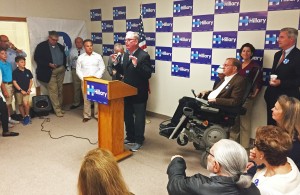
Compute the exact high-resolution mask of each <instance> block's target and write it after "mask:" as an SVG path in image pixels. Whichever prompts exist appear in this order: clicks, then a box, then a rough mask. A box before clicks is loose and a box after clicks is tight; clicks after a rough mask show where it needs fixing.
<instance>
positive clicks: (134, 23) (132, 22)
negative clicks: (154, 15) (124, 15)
mask: <svg viewBox="0 0 300 195" xmlns="http://www.w3.org/2000/svg"><path fill="white" fill-rule="evenodd" d="M139 23H140V20H139V19H129V20H126V31H133V32H138V31H139Z"/></svg>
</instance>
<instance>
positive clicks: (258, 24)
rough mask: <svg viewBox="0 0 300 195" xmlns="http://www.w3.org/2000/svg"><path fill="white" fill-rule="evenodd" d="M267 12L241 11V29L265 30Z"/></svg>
mask: <svg viewBox="0 0 300 195" xmlns="http://www.w3.org/2000/svg"><path fill="white" fill-rule="evenodd" d="M266 25H267V12H250V13H240V17H239V30H265V29H266Z"/></svg>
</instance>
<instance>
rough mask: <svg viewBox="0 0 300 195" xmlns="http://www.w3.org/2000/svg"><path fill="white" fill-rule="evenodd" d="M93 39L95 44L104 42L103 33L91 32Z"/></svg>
mask: <svg viewBox="0 0 300 195" xmlns="http://www.w3.org/2000/svg"><path fill="white" fill-rule="evenodd" d="M91 39H92V41H93V43H94V44H102V33H95V32H92V33H91Z"/></svg>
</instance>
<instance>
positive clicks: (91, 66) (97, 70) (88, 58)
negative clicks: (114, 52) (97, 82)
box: [76, 39, 105, 123]
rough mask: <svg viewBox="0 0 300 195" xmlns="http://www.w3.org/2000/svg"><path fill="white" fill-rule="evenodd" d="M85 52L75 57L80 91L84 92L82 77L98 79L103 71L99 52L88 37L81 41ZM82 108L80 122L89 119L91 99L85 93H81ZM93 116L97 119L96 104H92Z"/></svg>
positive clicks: (103, 67)
mask: <svg viewBox="0 0 300 195" xmlns="http://www.w3.org/2000/svg"><path fill="white" fill-rule="evenodd" d="M83 46H84V50H85V53H83V54H82V55H80V56H79V57H78V59H77V65H76V73H77V75H78V77H79V78H80V80H81V81H82V85H81V86H82V93H84V92H83V91H84V86H83V84H84V82H83V79H84V77H96V78H98V79H100V78H101V77H102V75H103V73H104V71H105V65H104V62H103V59H102V56H101V55H100V54H97V53H96V52H94V51H93V42H92V40H90V39H86V40H84V41H83ZM83 101H84V108H83V120H82V122H84V123H85V122H88V121H89V120H90V119H91V101H89V100H88V99H87V94H83ZM94 117H95V118H96V119H98V104H97V103H95V104H94Z"/></svg>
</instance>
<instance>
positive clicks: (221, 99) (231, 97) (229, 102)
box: [214, 74, 246, 106]
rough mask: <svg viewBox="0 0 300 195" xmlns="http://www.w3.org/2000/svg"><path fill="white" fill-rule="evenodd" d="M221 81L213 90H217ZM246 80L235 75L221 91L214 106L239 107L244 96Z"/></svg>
mask: <svg viewBox="0 0 300 195" xmlns="http://www.w3.org/2000/svg"><path fill="white" fill-rule="evenodd" d="M223 82H224V79H222V80H221V81H220V82H219V83H218V84H217V85H216V86H215V88H214V90H215V89H217V88H218V87H219V86H220V85H221V84H222V83H223ZM245 88H246V80H245V78H244V77H243V76H240V75H238V74H236V75H235V76H234V77H233V78H232V79H231V80H230V81H229V83H228V84H227V85H226V86H225V87H224V88H223V89H222V91H221V92H220V93H219V95H218V96H217V98H216V103H215V104H216V105H220V106H239V105H241V104H242V103H243V102H242V101H243V97H244V95H245Z"/></svg>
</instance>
